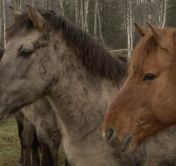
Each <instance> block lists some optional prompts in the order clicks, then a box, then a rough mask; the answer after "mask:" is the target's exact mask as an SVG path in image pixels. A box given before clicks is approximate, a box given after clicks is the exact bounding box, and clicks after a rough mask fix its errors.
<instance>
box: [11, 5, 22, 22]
mask: <svg viewBox="0 0 176 166" xmlns="http://www.w3.org/2000/svg"><path fill="white" fill-rule="evenodd" d="M9 9H10V13H11V15H12V17H13V19H14V20H15V19H16V18H17V17H18V16H19V15H21V12H18V11H17V10H15V9H14V8H13V7H12V6H9Z"/></svg>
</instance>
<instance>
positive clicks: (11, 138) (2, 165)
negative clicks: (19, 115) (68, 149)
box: [0, 118, 65, 166]
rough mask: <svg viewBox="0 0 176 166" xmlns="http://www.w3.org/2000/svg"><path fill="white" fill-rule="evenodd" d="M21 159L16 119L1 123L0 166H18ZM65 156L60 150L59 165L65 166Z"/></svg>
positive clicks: (61, 149)
mask: <svg viewBox="0 0 176 166" xmlns="http://www.w3.org/2000/svg"><path fill="white" fill-rule="evenodd" d="M19 158H20V141H19V138H18V129H17V124H16V120H15V118H9V119H8V120H6V121H0V166H16V165H17V162H18V160H19ZM64 160H65V154H64V151H63V148H62V147H60V149H59V165H60V166H64Z"/></svg>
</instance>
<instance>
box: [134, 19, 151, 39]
mask: <svg viewBox="0 0 176 166" xmlns="http://www.w3.org/2000/svg"><path fill="white" fill-rule="evenodd" d="M134 25H135V27H136V29H137V31H138V33H139V34H140V36H141V37H144V36H145V35H146V34H147V33H149V32H150V30H148V29H146V28H144V27H142V26H140V25H139V24H137V23H136V22H135V23H134Z"/></svg>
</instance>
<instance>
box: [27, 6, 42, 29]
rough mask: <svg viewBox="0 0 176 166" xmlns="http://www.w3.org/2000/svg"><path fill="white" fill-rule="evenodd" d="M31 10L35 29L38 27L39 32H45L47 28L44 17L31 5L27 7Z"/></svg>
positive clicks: (30, 15)
mask: <svg viewBox="0 0 176 166" xmlns="http://www.w3.org/2000/svg"><path fill="white" fill-rule="evenodd" d="M26 6H27V7H28V10H29V18H30V20H31V21H32V22H33V25H34V27H36V28H37V29H39V30H41V31H42V30H44V28H45V19H44V18H43V16H42V15H41V14H40V13H39V12H37V11H36V10H35V9H34V8H32V7H31V6H30V5H28V4H27V5H26Z"/></svg>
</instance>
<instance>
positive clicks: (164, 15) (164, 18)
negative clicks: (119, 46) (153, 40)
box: [162, 0, 167, 28]
mask: <svg viewBox="0 0 176 166" xmlns="http://www.w3.org/2000/svg"><path fill="white" fill-rule="evenodd" d="M166 1H167V0H164V2H163V3H164V4H163V5H164V7H163V24H162V28H164V27H165V25H166V14H167V2H166Z"/></svg>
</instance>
